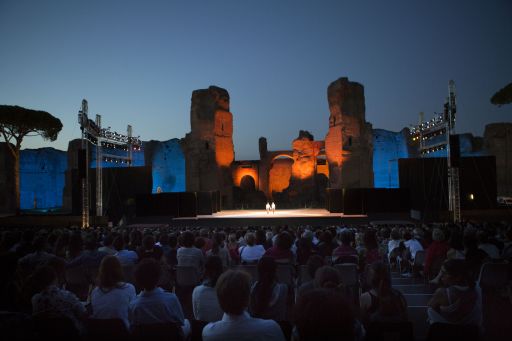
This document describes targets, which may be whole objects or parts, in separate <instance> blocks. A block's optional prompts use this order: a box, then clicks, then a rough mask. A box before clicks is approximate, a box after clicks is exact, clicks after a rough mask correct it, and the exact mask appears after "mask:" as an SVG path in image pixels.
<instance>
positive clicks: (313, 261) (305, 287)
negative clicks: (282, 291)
mask: <svg viewBox="0 0 512 341" xmlns="http://www.w3.org/2000/svg"><path fill="white" fill-rule="evenodd" d="M324 265H325V263H324V259H323V258H322V257H320V256H319V255H312V256H311V257H309V259H308V262H307V264H306V267H307V272H308V274H309V277H310V278H311V280H310V281H307V282H304V283H302V284H301V285H300V287H299V289H298V291H297V297H299V296H301V295H302V294H303V293H305V292H307V291H309V290H312V289H314V288H315V280H314V278H315V274H316V271H317V270H318V269H320V268H321V267H322V266H324Z"/></svg>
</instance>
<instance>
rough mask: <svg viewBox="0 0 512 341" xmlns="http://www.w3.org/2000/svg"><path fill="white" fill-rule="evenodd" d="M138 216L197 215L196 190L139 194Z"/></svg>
mask: <svg viewBox="0 0 512 341" xmlns="http://www.w3.org/2000/svg"><path fill="white" fill-rule="evenodd" d="M136 206H137V216H139V217H144V216H171V217H195V216H197V197H196V193H194V192H175V193H159V194H144V195H138V196H137V203H136Z"/></svg>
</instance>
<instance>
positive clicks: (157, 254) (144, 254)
mask: <svg viewBox="0 0 512 341" xmlns="http://www.w3.org/2000/svg"><path fill="white" fill-rule="evenodd" d="M136 252H137V255H138V256H139V259H144V258H148V257H150V258H154V259H155V260H157V261H160V260H161V259H162V256H163V255H164V252H163V250H162V247H161V246H158V245H156V244H155V237H154V236H153V235H152V234H146V235H145V236H144V238H142V246H141V247H139V248H138V249H137V251H136Z"/></svg>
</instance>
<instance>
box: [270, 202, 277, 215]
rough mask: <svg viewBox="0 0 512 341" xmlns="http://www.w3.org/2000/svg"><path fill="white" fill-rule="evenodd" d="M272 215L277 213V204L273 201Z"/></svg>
mask: <svg viewBox="0 0 512 341" xmlns="http://www.w3.org/2000/svg"><path fill="white" fill-rule="evenodd" d="M271 207H272V214H275V213H276V204H275V203H274V202H273V201H272V206H271Z"/></svg>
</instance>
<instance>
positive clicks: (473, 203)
mask: <svg viewBox="0 0 512 341" xmlns="http://www.w3.org/2000/svg"><path fill="white" fill-rule="evenodd" d="M398 164H399V175H400V187H401V188H406V189H409V190H410V193H411V208H412V209H415V210H419V211H423V212H431V211H439V210H444V211H445V210H447V209H448V177H447V164H446V158H424V159H400V160H399V161H398ZM459 184H460V202H461V209H463V210H471V209H489V208H495V207H496V159H495V157H494V156H480V157H463V158H460V168H459ZM471 194H472V196H471Z"/></svg>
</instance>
